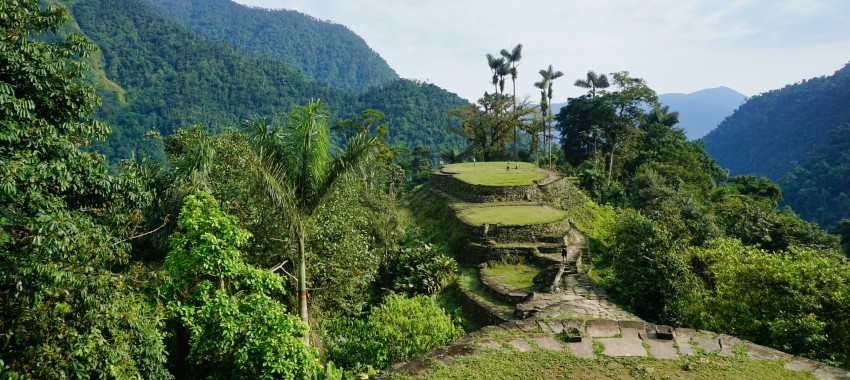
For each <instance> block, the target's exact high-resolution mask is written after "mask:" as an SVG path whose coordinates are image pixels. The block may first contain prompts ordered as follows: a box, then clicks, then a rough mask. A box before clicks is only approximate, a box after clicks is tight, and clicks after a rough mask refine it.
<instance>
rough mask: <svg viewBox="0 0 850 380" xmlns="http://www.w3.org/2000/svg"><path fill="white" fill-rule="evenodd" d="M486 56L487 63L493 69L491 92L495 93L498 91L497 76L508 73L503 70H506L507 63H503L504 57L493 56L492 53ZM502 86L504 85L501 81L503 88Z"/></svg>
mask: <svg viewBox="0 0 850 380" xmlns="http://www.w3.org/2000/svg"><path fill="white" fill-rule="evenodd" d="M486 57H487V65H488V66H490V70H491V71H493V77H492V83H493V93H497V92H499V78H500V77H504V76H505V75H508V73H507V72H505V70H506V69H505V67H507V65H506V64H505V59H504V58H496V57H495V56H493V54H489V53H488V54H487V56H486ZM502 73H504V74H502ZM502 81H503V82H504V79H502ZM504 87H505V85H504V83H503V84H502V89H503V90H504Z"/></svg>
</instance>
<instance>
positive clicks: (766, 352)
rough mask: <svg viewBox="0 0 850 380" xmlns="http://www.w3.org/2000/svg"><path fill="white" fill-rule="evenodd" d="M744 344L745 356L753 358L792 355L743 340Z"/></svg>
mask: <svg viewBox="0 0 850 380" xmlns="http://www.w3.org/2000/svg"><path fill="white" fill-rule="evenodd" d="M744 346H746V347H747V356H749V357H750V359H754V360H777V359H786V358H791V357H792V356H791V354H787V353H784V352H782V351H779V350H776V349H773V348H770V347H765V346H760V345H758V344H755V343H751V342H744ZM818 364H820V363H818Z"/></svg>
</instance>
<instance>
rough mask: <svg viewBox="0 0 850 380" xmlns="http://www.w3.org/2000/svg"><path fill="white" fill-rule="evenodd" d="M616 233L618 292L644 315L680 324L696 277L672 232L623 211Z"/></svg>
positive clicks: (637, 215)
mask: <svg viewBox="0 0 850 380" xmlns="http://www.w3.org/2000/svg"><path fill="white" fill-rule="evenodd" d="M614 234H615V241H616V243H615V245H614V248H613V255H614V257H613V260H612V263H613V264H612V269H613V272H614V276H615V277H614V278H613V279H612V284H611V285H612V286H613V287H614V289H615V295H616V296H617V297H619V298H620V299H621V300H622V301H624V302H625V303H627V304H628V305H630V306H631V308H632V310H633V311H634V312H635V313H636V314H637V315H638V316H640V317H642V318H645V319H647V320H652V321H660V322H664V323H671V324H677V322H679V320H680V319H681V314H682V312H683V309H684V308H686V305H688V304H690V300H691V299H692V295H693V294H694V293H693V291H694V290H695V289H694V285H695V284H696V278H695V276H694V275H693V273H692V272H691V271H690V268H689V267H688V265H687V263H686V261H685V260H684V258H683V257H682V256H681V255H680V254H679V253H677V252H676V249H675V244H674V241H673V240H672V239H671V237H670V234H669V233H668V232H667V231H666V230H665V229H664V228H663V227H661V226H660V225H659V224H658V223H657V222H655V221H653V220H651V219H649V218H647V217H645V216H643V215H641V214H639V213H637V212H634V211H629V212H624V213H623V215H622V219H621V220H620V221H619V222H618V224H617V226H616V228H615V232H614Z"/></svg>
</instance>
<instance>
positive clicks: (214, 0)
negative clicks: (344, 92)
mask: <svg viewBox="0 0 850 380" xmlns="http://www.w3.org/2000/svg"><path fill="white" fill-rule="evenodd" d="M147 1H148V2H150V3H152V4H154V5H156V6H157V7H158V8H159V9H160V10H161V11H160V12H159V13H160V14H161V15H163V16H164V17H168V18H170V19H172V20H175V21H177V22H178V23H180V25H183V26H184V27H186V28H187V29H190V30H192V31H194V32H196V33H198V34H200V35H202V36H204V37H206V38H207V39H209V40H213V41H216V40H221V41H226V42H228V43H229V44H231V45H233V46H236V47H238V48H240V49H242V50H244V51H246V52H248V53H252V54H255V55H268V56H270V57H272V58H275V59H277V60H280V61H283V62H286V63H288V64H289V65H290V66H292V67H294V68H296V69H298V70H300V71H302V72H303V73H304V74H305V75H306V76H307V78H310V79H312V80H316V81H321V82H327V83H330V84H331V85H332V86H333V87H339V88H353V89H365V88H367V87H369V86H371V85H378V84H384V83H387V82H389V81H392V80H395V79H398V75H397V74H396V73H395V71H393V69H391V68H390V67H389V65H387V63H386V61H384V59H383V58H381V56H380V55H378V53H376V52H375V51H373V50H372V49H371V48H369V46H368V45H367V44H366V41H363V39H362V38H360V36H358V35H357V34H355V33H354V32H352V31H351V30H349V29H348V28H347V27H345V26H344V25H341V24H335V23H333V22H329V21H321V20H318V19H316V18H313V17H311V16H308V15H305V14H302V13H299V12H296V11H291V10H267V9H261V8H252V7H248V6H245V5H241V4H237V3H234V2H232V1H229V0H147ZM293 36H297V38H293Z"/></svg>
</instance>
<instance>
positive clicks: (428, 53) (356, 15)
mask: <svg viewBox="0 0 850 380" xmlns="http://www.w3.org/2000/svg"><path fill="white" fill-rule="evenodd" d="M237 2H240V3H246V4H251V5H256V6H263V7H270V8H286V9H296V10H298V11H301V12H304V13H307V14H310V15H312V16H314V17H316V18H319V19H329V20H332V21H334V22H338V23H341V24H344V25H346V26H348V27H349V28H350V29H352V30H353V31H354V32H356V33H358V34H359V35H360V36H361V37H363V38H364V39H365V40H366V42H367V43H369V44H370V46H371V47H372V48H373V49H374V50H375V51H377V52H378V53H380V54H381V55H382V56H383V57H384V58H385V59H386V60H387V62H388V63H389V64H390V65H391V66H392V67H393V68H394V69H395V70H396V71H397V72H399V74H400V75H402V76H403V77H409V78H414V79H420V80H427V81H429V82H432V83H435V84H437V85H439V86H441V87H444V88H446V89H448V90H450V91H453V92H456V93H458V94H460V95H461V96H463V97H466V98H467V99H471V100H472V99H476V98H478V97H479V96H480V95H481V94H483V92H484V91H489V90H490V87H489V78H490V74H489V70H488V68H487V65H486V61H485V59H484V55H485V54H486V53H494V54H495V53H498V51H499V50H500V49H503V48H511V47H513V46H514V45H515V44H517V43H523V44H524V46H525V47H524V49H523V61H522V63H521V65H520V67H519V70H520V76H519V80H518V83H517V92H518V93H519V94H529V95H531V96H532V98H536V94H537V92H536V90H535V89H534V88H533V87H532V83H533V82H534V81H536V80H538V78H539V76H538V75H537V74H536V73H537V71H538V70H539V69H542V68H544V67H546V66H548V65H549V64H552V65H553V66H554V67H555V69H557V70H561V71H563V72H564V73H565V74H566V75H565V77H564V78H563V79H561V80H560V82H561V83H558V82H556V86H555V93H556V97H557V98H559V99H563V98H565V97H566V96H575V95H578V94H580V93H581V90H579V89H576V88H573V87H572V82H573V81H574V80H575V79H576V78H579V77H582V76H583V75H584V73H585V72H587V70H595V71H597V72H612V71H620V70H628V71H630V72H631V73H632V75H634V76H638V77H643V78H645V79H646V80H647V82H648V83H649V85H650V86H651V87H653V88H654V89H656V90H657V91H659V92H691V91H696V90H699V89H702V88H708V87H717V86H721V85H725V86H729V87H732V88H735V89H737V90H739V91H741V92H744V93H746V94H748V95H753V94H755V93H759V92H764V91H767V90H770V89H773V88H778V87H781V86H783V85H784V84H787V83H793V82H796V81H798V80H801V79H803V78H808V77H812V76H819V75H825V74H831V73H832V72H833V71H834V70H837V69H838V68H840V67H841V66H842V65H843V64H845V63H846V62H847V61H850V54H848V53H847V52H850V23H848V22H847V20H848V19H850V3H847V2H846V1H844V0H821V1H812V0H784V1H775V0H734V1H724V2H720V1H712V0H696V1H679V0H643V1H640V2H635V1H628V0H617V1H615V0H608V1H586V0H548V1H544V0H531V1H526V2H524V3H520V2H516V1H505V0H489V1H488V0H464V1H456V0H420V1H415V0H358V1H344V0H327V1H286V0H237Z"/></svg>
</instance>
